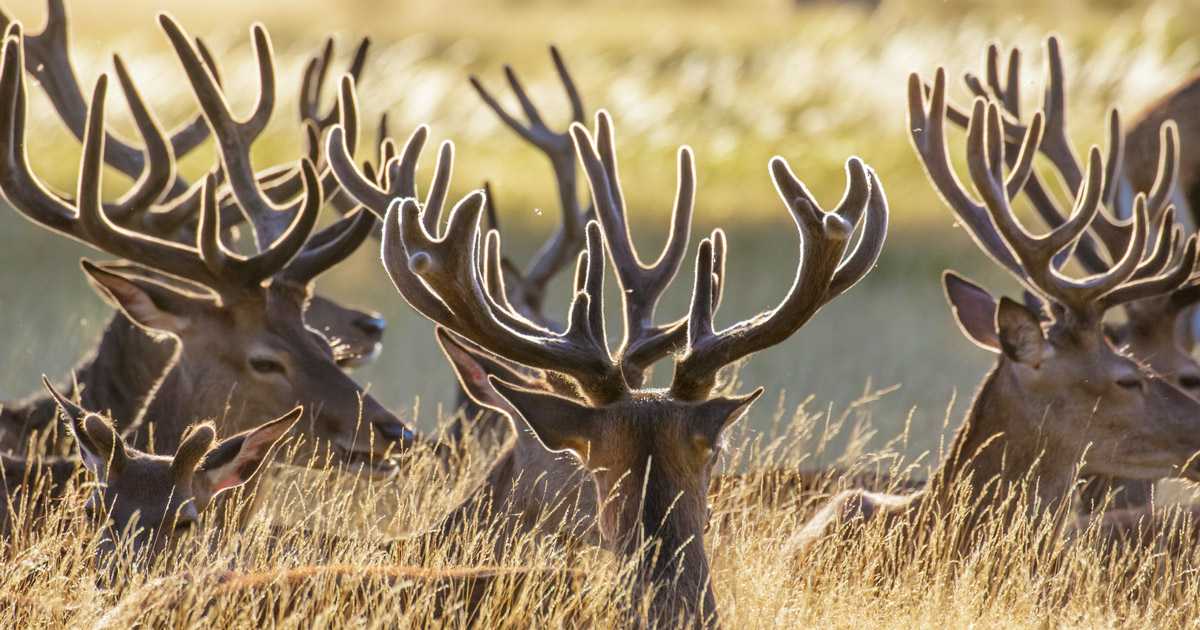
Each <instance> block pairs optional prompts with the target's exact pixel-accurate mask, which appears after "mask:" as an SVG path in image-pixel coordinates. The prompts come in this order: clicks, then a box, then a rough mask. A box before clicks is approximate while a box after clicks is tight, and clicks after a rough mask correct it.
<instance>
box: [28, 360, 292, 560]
mask: <svg viewBox="0 0 1200 630" xmlns="http://www.w3.org/2000/svg"><path fill="white" fill-rule="evenodd" d="M45 383H46V387H47V388H48V389H50V392H51V394H52V395H53V396H54V397H55V399H56V400H57V401H58V403H59V406H60V408H61V409H62V411H63V414H64V415H65V416H66V418H67V421H68V422H67V424H68V426H69V428H70V430H71V432H72V434H73V435H74V436H75V440H76V442H77V443H78V445H79V454H80V458H81V459H82V460H83V464H84V466H85V467H86V468H87V469H88V471H89V472H90V473H91V474H93V475H95V477H96V481H97V483H96V485H95V490H94V491H93V492H92V495H91V496H90V497H89V498H88V501H87V505H86V507H85V510H86V511H87V513H88V516H89V517H91V518H93V519H95V520H97V521H100V522H101V523H103V524H104V532H105V536H104V537H103V538H102V541H101V548H102V550H103V551H104V552H107V553H111V552H113V551H116V550H120V551H122V552H125V553H130V554H131V555H133V556H134V557H135V558H139V559H142V560H145V559H149V558H152V557H154V556H156V555H158V554H160V553H162V552H163V551H166V550H168V549H170V548H172V547H173V546H174V545H175V543H177V542H178V541H179V540H180V539H182V538H183V537H184V536H186V535H187V534H188V533H190V532H191V530H192V528H193V527H194V526H195V524H196V522H197V520H198V519H199V515H200V513H202V512H204V510H206V509H207V508H208V506H209V505H210V504H211V502H212V499H213V497H215V496H216V495H218V494H220V493H221V492H224V491H225V490H228V489H229V488H234V487H236V486H239V485H242V484H243V483H245V482H246V481H247V480H248V479H249V478H250V477H252V476H253V475H254V473H256V472H257V471H258V469H259V468H260V467H261V466H262V463H263V461H264V460H265V459H266V457H267V455H268V453H269V452H270V451H271V448H272V447H273V446H274V445H275V444H276V442H278V441H279V440H280V439H281V438H282V437H283V436H284V435H286V434H287V433H288V432H289V431H290V430H291V428H292V427H293V426H294V425H295V424H296V421H297V420H298V419H299V418H300V415H301V413H302V410H301V409H299V408H297V409H293V410H292V411H291V412H289V413H287V414H285V415H284V416H283V417H281V418H278V419H276V420H272V421H271V422H268V423H266V424H263V425H262V426H258V427H255V428H253V429H250V430H249V431H245V432H243V433H240V434H238V435H235V436H233V437H230V438H227V439H224V440H221V441H220V442H219V443H216V444H215V445H214V441H215V438H216V433H215V431H214V429H213V427H212V425H211V424H200V425H195V426H193V427H191V428H190V429H189V430H188V432H187V434H186V435H185V436H184V439H183V440H182V441H181V442H180V444H179V448H178V449H176V451H175V455H174V456H172V457H166V456H162V455H150V454H147V453H143V452H141V451H139V450H137V449H135V448H133V447H131V446H129V445H128V444H126V443H125V442H124V441H123V440H122V439H121V437H120V435H118V434H117V431H116V428H115V427H114V426H113V425H112V423H110V422H109V421H108V420H107V419H105V418H104V417H103V416H100V415H98V414H94V413H90V412H87V411H86V410H84V409H82V408H80V407H79V406H77V405H75V404H74V403H72V402H70V401H68V400H67V399H65V398H64V397H63V396H62V395H61V394H59V393H58V392H57V391H55V390H54V389H53V388H52V387H51V386H50V383H49V381H48V380H47V381H45Z"/></svg>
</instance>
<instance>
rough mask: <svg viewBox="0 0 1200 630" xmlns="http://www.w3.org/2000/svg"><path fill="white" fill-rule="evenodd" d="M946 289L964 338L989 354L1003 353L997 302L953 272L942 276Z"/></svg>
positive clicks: (988, 294)
mask: <svg viewBox="0 0 1200 630" xmlns="http://www.w3.org/2000/svg"><path fill="white" fill-rule="evenodd" d="M942 287H943V288H944V289H945V291H946V301H947V302H949V303H950V310H951V311H953V312H954V320H955V321H956V322H958V327H959V328H960V329H962V331H963V334H964V335H966V336H967V338H968V339H970V340H971V341H973V342H975V344H976V345H978V346H979V347H981V348H984V349H985V350H991V351H992V352H1000V338H999V336H997V335H996V298H994V297H992V295H991V294H990V293H988V292H987V291H986V290H985V289H984V288H983V287H981V286H979V285H977V284H975V283H974V282H971V281H970V280H967V279H966V278H964V277H962V276H960V275H958V274H956V273H954V272H953V271H946V272H945V273H943V274H942Z"/></svg>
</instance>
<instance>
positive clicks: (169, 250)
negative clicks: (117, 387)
mask: <svg viewBox="0 0 1200 630" xmlns="http://www.w3.org/2000/svg"><path fill="white" fill-rule="evenodd" d="M161 23H162V25H163V28H164V30H166V31H167V34H168V36H169V37H170V39H171V41H172V43H173V44H174V45H175V46H176V50H177V52H179V54H180V59H181V61H183V63H184V67H185V69H186V70H188V75H189V78H190V79H191V80H192V84H193V87H194V88H195V91H196V94H197V96H198V100H200V102H201V105H202V107H203V109H204V112H205V116H206V120H207V121H208V123H209V124H210V125H211V126H212V129H213V133H214V136H215V137H216V138H217V140H218V144H219V146H220V151H219V153H220V156H221V162H222V171H223V172H224V174H225V176H226V177H228V179H229V181H230V185H231V186H232V189H233V194H234V196H235V197H236V198H237V202H238V206H240V207H241V208H242V209H243V211H244V212H246V213H247V215H248V216H271V217H280V218H281V219H282V220H286V221H287V222H288V225H289V227H288V228H287V229H286V230H284V231H283V233H282V235H281V236H280V237H279V238H278V239H277V240H275V241H274V242H273V243H271V244H270V246H269V247H268V248H266V249H265V250H263V251H261V252H259V253H258V254H256V255H253V256H250V257H245V258H243V257H241V256H239V255H236V254H234V253H232V252H230V251H229V250H228V249H227V248H226V247H225V245H224V244H223V243H222V241H221V237H220V234H221V227H220V218H219V214H218V203H217V178H216V176H215V175H214V174H210V175H209V176H208V177H207V178H205V181H204V183H203V185H202V186H200V187H199V188H197V189H196V190H197V192H196V193H195V195H196V196H197V197H198V198H199V199H200V206H201V208H200V212H199V224H198V227H197V229H196V233H197V244H196V246H194V247H192V246H187V245H182V244H179V243H176V242H173V241H165V240H161V239H157V238H154V237H151V236H145V235H140V234H138V233H136V232H133V231H130V230H127V229H123V228H120V227H118V226H116V225H114V224H113V223H112V222H111V221H110V220H109V219H108V217H107V215H106V208H105V206H104V204H102V203H101V200H100V189H101V176H100V173H101V166H102V156H103V155H104V148H105V133H104V108H105V95H106V91H107V77H105V76H101V78H100V79H99V81H98V82H97V84H96V88H95V90H94V91H93V94H92V100H91V104H90V107H89V111H88V120H87V126H86V129H85V134H84V153H83V159H82V162H81V166H80V177H79V190H78V196H77V199H76V200H74V201H68V200H65V199H64V197H62V196H60V195H56V194H54V193H51V192H49V191H48V190H46V189H45V187H43V186H42V185H41V183H40V182H39V181H38V180H37V178H36V177H35V176H34V175H33V173H32V172H31V171H30V168H29V163H28V159H27V156H26V153H25V151H26V147H27V143H26V142H24V139H25V133H26V131H25V116H26V111H25V110H26V102H25V83H24V76H23V72H22V66H23V61H22V47H21V35H20V26H19V25H18V24H14V25H12V26H10V29H9V35H8V37H7V38H6V40H5V47H4V58H3V68H2V69H0V103H3V107H2V108H0V145H2V146H0V150H2V151H3V152H4V156H5V157H4V158H3V159H4V160H5V161H6V164H7V166H6V167H5V168H3V169H0V171H2V172H0V190H2V191H3V193H4V195H5V197H6V198H7V199H8V200H9V201H10V202H11V204H12V205H13V206H14V207H15V208H16V209H18V210H19V211H20V212H22V214H24V215H25V216H27V217H29V218H30V219H32V220H34V221H36V222H38V223H40V224H42V225H45V226H47V227H49V228H51V229H54V230H56V231H58V232H61V233H64V234H66V235H68V236H71V237H74V238H76V239H78V240H81V241H83V242H85V243H88V244H91V245H93V246H95V247H98V248H99V249H102V250H104V251H106V252H108V253H110V254H113V255H116V256H119V257H121V258H124V259H126V260H129V261H132V262H135V263H138V264H142V265H146V266H147V267H150V268H153V269H155V270H157V271H160V272H163V273H166V274H169V275H172V276H176V277H178V278H183V279H185V280H188V281H191V282H194V283H197V284H198V285H200V287H203V290H202V291H201V292H198V293H193V292H184V291H179V290H177V289H175V288H173V287H171V286H168V285H164V284H159V283H156V282H154V281H152V280H149V279H147V278H144V277H136V276H125V275H122V274H120V273H114V272H112V271H108V270H104V269H102V268H100V267H97V266H95V265H91V264H87V263H85V265H84V267H85V270H86V271H87V272H88V274H89V276H90V279H91V280H92V281H93V282H94V284H95V286H96V288H97V290H98V291H99V292H100V293H101V295H102V296H103V297H105V298H106V299H108V300H109V301H110V302H111V303H113V304H114V306H116V307H118V308H120V309H122V311H123V312H124V313H125V314H126V315H127V316H128V317H129V318H130V319H131V320H132V321H133V322H135V323H137V324H138V325H140V326H143V327H145V328H146V329H148V330H152V331H156V332H159V333H166V334H169V335H171V336H173V337H175V338H177V339H178V340H179V341H180V350H179V359H178V361H177V362H176V364H175V365H174V367H173V369H172V370H171V371H170V373H168V374H167V376H166V377H165V379H164V381H163V382H162V383H161V384H160V385H159V387H158V389H157V391H156V393H155V395H154V398H153V400H151V401H150V402H149V403H148V404H147V406H146V408H145V409H143V411H142V418H150V419H153V420H154V422H153V425H152V426H144V427H140V428H139V429H138V431H137V433H136V435H135V445H136V446H138V447H139V448H145V447H146V446H147V445H149V444H150V443H151V441H152V440H153V443H154V444H155V445H156V446H157V448H159V449H172V448H175V447H176V446H177V445H178V444H179V443H180V440H181V439H182V437H183V431H184V429H185V428H186V427H187V426H188V425H189V424H191V423H193V422H195V421H198V420H202V419H208V418H215V419H216V420H217V422H218V423H219V425H220V427H219V428H220V430H221V431H222V432H226V433H234V432H237V431H241V430H244V429H246V428H249V427H252V426H256V425H257V424H259V423H261V422H262V421H264V420H265V419H270V418H274V417H277V416H278V415H279V414H280V413H281V412H282V411H284V410H285V409H281V407H290V406H292V405H294V404H296V403H300V404H302V405H304V406H305V407H306V408H308V409H309V419H308V421H307V422H306V423H304V424H303V425H302V426H304V427H305V429H306V434H307V435H308V436H310V437H313V438H317V439H319V441H320V442H321V443H322V445H331V447H332V450H333V452H334V453H336V454H337V455H338V456H339V457H342V458H345V459H347V460H350V461H352V462H354V463H355V464H365V465H369V466H372V467H373V468H372V469H373V470H379V471H383V470H391V468H390V463H388V462H386V461H384V460H386V458H384V457H383V455H384V454H385V452H386V450H387V449H388V448H389V445H390V444H391V443H393V442H396V441H400V442H406V441H408V440H411V439H412V438H413V434H412V432H411V431H410V430H409V429H408V428H407V427H405V426H404V425H403V424H402V423H401V422H400V421H399V420H398V419H397V418H396V417H395V416H394V415H393V414H391V413H390V412H389V411H387V410H386V409H384V408H383V407H382V406H381V405H379V403H377V402H376V401H375V400H374V399H373V398H371V397H370V396H367V395H366V394H365V393H364V392H363V390H362V388H361V387H359V386H358V385H357V384H356V383H354V382H353V381H352V380H350V378H349V377H347V376H346V375H345V374H344V373H343V372H342V371H341V370H340V369H338V367H337V365H336V364H335V363H334V361H333V353H332V350H331V348H330V345H329V343H328V341H327V340H326V339H325V338H324V337H322V336H321V335H320V334H318V333H316V332H315V331H313V330H312V329H310V328H308V327H306V326H305V323H304V318H303V314H304V305H305V303H306V301H307V300H308V298H309V287H310V284H311V282H310V281H311V280H312V279H313V278H314V277H316V275H317V274H319V273H320V272H321V271H323V270H325V269H327V268H328V267H329V266H331V265H332V264H334V263H336V262H337V261H339V260H341V259H343V258H344V257H345V256H346V255H348V254H349V252H350V251H352V250H353V248H354V247H356V246H357V245H358V244H359V243H361V242H362V241H363V239H364V238H365V237H366V236H367V234H368V233H369V231H370V229H371V227H372V224H373V223H374V220H375V219H374V217H373V216H371V215H370V214H369V213H366V212H357V213H355V214H353V215H352V216H349V217H347V218H345V219H343V220H341V221H339V222H337V223H335V224H334V225H333V226H330V227H329V228H326V229H325V230H323V231H322V232H321V233H318V234H317V235H314V236H313V238H312V239H309V234H310V233H311V232H312V230H313V226H314V224H315V222H316V218H317V213H318V212H319V211H320V207H321V204H322V202H323V197H322V186H321V181H320V179H319V178H318V174H317V172H316V170H315V168H314V167H313V165H312V163H311V162H310V161H309V160H307V159H304V160H301V166H300V169H299V179H300V181H301V184H302V186H301V194H300V195H299V197H297V198H296V199H295V200H293V201H291V202H289V203H287V204H286V205H283V206H279V205H277V204H275V203H273V202H271V201H269V200H268V199H266V198H265V197H264V195H263V193H262V190H261V189H260V188H259V186H258V183H257V181H256V179H255V176H254V173H253V171H252V170H251V168H250V162H249V159H248V155H249V148H248V146H247V143H248V142H249V139H248V138H252V137H253V135H254V134H255V133H257V132H256V131H255V129H252V128H251V127H252V126H255V125H259V124H261V123H260V122H258V117H251V119H250V120H249V121H248V122H244V123H243V122H237V121H235V120H234V119H233V117H232V114H231V113H230V112H229V110H228V106H227V104H226V103H225V100H224V97H223V96H222V95H221V93H220V92H219V88H218V87H217V86H216V84H215V79H214V78H213V77H212V75H211V73H209V72H208V70H207V67H206V66H205V65H204V63H203V62H202V61H201V58H200V53H199V52H197V50H196V49H195V48H194V47H193V45H192V44H191V42H190V40H189V39H188V37H187V36H186V35H185V34H184V33H183V31H182V30H181V29H180V28H179V27H178V26H177V25H176V24H175V23H174V21H173V20H171V19H170V18H169V17H167V16H162V18H161ZM254 32H255V43H256V47H257V51H258V58H259V61H260V73H261V74H260V80H261V90H262V92H261V93H260V99H259V100H260V103H261V102H264V101H267V102H269V101H271V100H272V98H271V95H273V92H274V85H273V78H272V77H273V69H272V64H271V62H270V59H271V56H270V44H269V41H268V40H267V39H266V33H265V31H263V30H262V28H261V27H255V31H254ZM123 87H126V94H127V96H130V94H131V92H132V89H131V88H128V87H127V84H125V83H124V82H123ZM130 99H131V100H137V99H136V98H135V97H133V96H130ZM139 186H140V183H139ZM136 190H140V188H137V189H135V193H136ZM135 193H131V195H133V196H138V195H137V194H135ZM147 208H148V207H145V206H144V209H147ZM268 213H275V214H271V215H268ZM276 220H280V219H276ZM306 244H307V245H308V246H307V247H306ZM376 432H378V434H379V436H378V437H377V436H376V435H375V433H376ZM151 433H153V435H151Z"/></svg>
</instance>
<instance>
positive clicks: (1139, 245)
mask: <svg viewBox="0 0 1200 630" xmlns="http://www.w3.org/2000/svg"><path fill="white" fill-rule="evenodd" d="M1005 93H1007V92H1005ZM945 96H946V76H945V70H944V69H942V68H939V69H938V71H937V74H936V76H935V79H934V85H933V89H932V91H931V94H930V98H929V102H928V108H927V107H926V101H925V97H924V90H923V89H922V86H921V80H920V77H919V76H918V75H916V74H915V73H914V74H913V75H911V76H910V78H909V126H910V129H911V137H912V141H913V146H914V148H915V149H916V150H917V153H918V154H919V155H920V157H921V161H922V164H923V165H924V166H925V170H926V173H927V174H928V175H929V178H930V180H931V181H932V182H933V184H934V186H935V188H937V189H938V191H939V193H940V194H941V196H942V199H943V200H944V201H945V202H946V204H947V205H948V206H949V207H950V208H951V209H952V210H953V211H954V212H955V214H956V215H957V216H958V217H959V218H960V219H961V220H962V221H963V223H964V224H965V225H966V226H967V228H968V231H969V232H970V234H971V236H972V238H973V239H974V240H975V241H976V243H978V244H979V245H980V246H981V247H983V249H984V250H985V251H986V252H988V253H989V254H990V255H991V256H992V257H993V258H994V259H995V260H996V262H998V263H1000V265H1001V266H1003V267H1004V268H1005V269H1007V270H1008V271H1009V272H1010V273H1012V274H1013V275H1014V276H1015V277H1016V278H1017V279H1018V280H1020V281H1021V282H1022V283H1023V284H1024V285H1025V286H1027V287H1028V288H1029V289H1031V290H1033V291H1035V292H1037V293H1038V294H1040V295H1042V296H1044V297H1046V298H1048V299H1050V300H1051V301H1053V302H1054V303H1056V304H1057V305H1058V306H1059V307H1061V309H1063V310H1065V311H1068V312H1070V313H1071V314H1072V315H1073V316H1074V317H1075V318H1076V321H1077V322H1078V323H1080V324H1083V325H1087V324H1089V323H1091V322H1095V321H1098V319H1099V317H1101V316H1102V315H1103V313H1104V311H1105V310H1107V309H1108V308H1111V307H1112V306H1115V305H1117V304H1121V303H1125V302H1128V301H1132V300H1137V299H1143V298H1145V297H1149V296H1152V295H1158V294H1161V293H1163V292H1165V291H1169V290H1170V289H1172V288H1174V287H1178V286H1179V285H1180V284H1182V283H1183V282H1184V281H1185V280H1186V279H1187V278H1188V276H1190V275H1191V273H1192V271H1193V270H1194V269H1195V266H1196V262H1197V246H1196V239H1195V237H1191V238H1189V239H1188V241H1187V244H1186V245H1185V247H1184V248H1183V252H1182V253H1181V255H1178V256H1177V255H1176V254H1175V252H1174V251H1172V249H1173V248H1172V247H1171V246H1172V244H1173V243H1175V242H1176V241H1177V239H1178V236H1176V235H1173V234H1171V232H1172V231H1174V230H1175V229H1177V228H1175V227H1174V226H1173V225H1170V224H1168V223H1167V222H1166V221H1156V226H1154V227H1156V233H1155V234H1154V235H1153V236H1152V238H1153V242H1154V243H1155V244H1156V246H1155V248H1154V249H1153V251H1150V252H1148V253H1146V254H1145V255H1143V252H1144V251H1145V250H1146V243H1147V241H1148V240H1150V238H1151V236H1149V235H1148V232H1149V229H1150V225H1149V224H1150V221H1149V217H1148V213H1147V210H1146V205H1145V198H1144V197H1140V198H1139V200H1138V201H1137V202H1136V203H1135V208H1134V219H1133V221H1132V222H1131V227H1132V230H1131V231H1132V233H1131V235H1130V238H1129V239H1128V242H1127V244H1126V247H1125V249H1124V251H1123V254H1122V255H1121V256H1120V258H1119V259H1118V260H1116V261H1115V262H1114V263H1113V264H1112V265H1111V266H1110V267H1107V268H1106V269H1104V270H1103V271H1102V272H1100V273H1096V274H1094V275H1092V276H1090V277H1087V278H1084V279H1081V280H1076V279H1073V278H1068V277H1066V276H1064V275H1063V274H1062V273H1061V272H1060V271H1059V269H1058V268H1057V267H1058V266H1057V265H1056V264H1055V257H1056V256H1057V255H1058V254H1059V252H1061V251H1063V250H1064V249H1066V248H1067V247H1069V246H1072V245H1075V244H1077V243H1078V241H1079V239H1080V237H1081V236H1082V234H1083V233H1084V231H1085V230H1087V229H1088V227H1089V226H1090V225H1093V221H1094V220H1095V217H1096V215H1097V213H1099V212H1100V204H1101V202H1102V197H1103V194H1104V191H1105V189H1106V187H1105V181H1104V177H1105V174H1106V169H1105V164H1104V161H1103V159H1102V157H1101V153H1100V149H1099V148H1097V147H1092V149H1091V151H1090V152H1089V155H1088V165H1087V169H1086V172H1085V177H1084V179H1083V183H1082V184H1081V186H1080V188H1079V189H1077V193H1076V196H1075V206H1074V209H1073V211H1072V214H1071V215H1070V217H1069V218H1067V219H1066V220H1065V221H1062V222H1061V223H1060V224H1059V225H1058V226H1057V227H1055V228H1054V229H1052V230H1051V231H1050V232H1049V233H1048V234H1046V235H1044V236H1040V237H1035V236H1033V235H1031V234H1030V233H1029V232H1028V231H1026V230H1025V228H1024V227H1023V226H1022V225H1021V224H1020V222H1019V221H1017V219H1016V217H1015V216H1014V215H1013V212H1012V208H1011V206H1010V203H1009V202H1010V200H1011V199H1012V198H1014V197H1015V196H1016V195H1017V193H1019V192H1020V191H1021V190H1024V189H1025V188H1026V186H1027V184H1028V182H1029V181H1031V180H1030V178H1031V175H1032V171H1033V159H1034V156H1035V154H1036V153H1037V152H1038V151H1039V149H1040V144H1041V142H1042V136H1043V132H1044V128H1045V127H1044V125H1045V122H1044V121H1045V120H1046V119H1047V117H1046V116H1045V115H1044V114H1043V113H1042V112H1038V113H1037V114H1035V115H1034V117H1033V120H1032V122H1031V124H1030V125H1029V127H1028V128H1027V129H1026V131H1025V133H1024V136H1023V139H1022V142H1021V146H1020V151H1019V152H1018V153H1017V157H1016V159H1015V164H1014V166H1013V168H1012V169H1011V171H1010V173H1009V175H1008V177H1004V176H1003V173H1002V170H1003V167H1004V162H1005V155H1004V153H1005V146H1004V145H1005V139H1004V131H1003V129H1004V128H1003V122H1002V114H1001V111H1000V106H999V105H998V104H997V103H996V102H995V101H992V102H990V103H989V102H987V101H986V100H985V99H983V98H977V99H976V100H975V103H974V106H973V108H972V112H971V115H970V118H969V120H968V138H967V159H968V165H969V167H970V174H971V181H972V183H973V184H974V185H975V188H976V190H977V191H978V192H979V195H980V196H981V198H982V202H983V203H982V204H980V203H979V202H976V201H975V200H974V199H973V198H971V196H970V195H969V194H968V193H967V192H966V190H965V189H964V188H963V186H962V184H961V183H960V182H959V181H958V178H957V176H956V175H955V174H954V172H953V170H952V169H951V168H950V165H949V161H948V158H947V155H946V144H945V135H944V118H945V112H946V102H945ZM1051 100H1053V99H1051ZM1056 124H1058V123H1056ZM985 206H986V208H985ZM1167 218H1169V216H1168V217H1167ZM1164 232H1166V234H1164ZM1163 252H1169V255H1164V253H1163Z"/></svg>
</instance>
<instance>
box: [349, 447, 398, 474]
mask: <svg viewBox="0 0 1200 630" xmlns="http://www.w3.org/2000/svg"><path fill="white" fill-rule="evenodd" d="M342 461H343V462H344V463H345V470H346V472H348V473H350V474H351V475H366V476H367V478H368V479H370V480H371V481H387V480H388V479H391V478H393V477H395V476H396V475H397V474H398V473H399V471H400V465H399V463H398V462H397V461H396V460H395V459H393V458H392V457H390V456H389V457H384V456H382V455H379V454H378V453H371V452H368V451H349V452H346V453H345V454H344V456H343V457H342Z"/></svg>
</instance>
